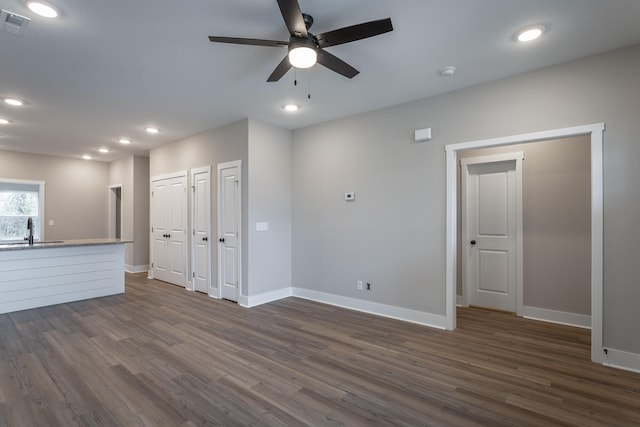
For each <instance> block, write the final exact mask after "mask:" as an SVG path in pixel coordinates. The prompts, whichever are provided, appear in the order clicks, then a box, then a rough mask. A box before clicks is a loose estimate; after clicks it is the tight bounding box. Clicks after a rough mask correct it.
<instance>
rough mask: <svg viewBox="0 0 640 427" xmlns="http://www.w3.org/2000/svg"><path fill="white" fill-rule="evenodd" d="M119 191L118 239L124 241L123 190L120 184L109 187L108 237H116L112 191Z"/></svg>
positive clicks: (114, 200) (113, 194)
mask: <svg viewBox="0 0 640 427" xmlns="http://www.w3.org/2000/svg"><path fill="white" fill-rule="evenodd" d="M116 188H119V189H120V238H121V239H123V240H124V234H123V231H124V198H123V197H122V196H123V193H124V188H123V186H122V184H113V185H110V186H109V237H110V238H112V239H113V238H115V237H116V218H115V217H114V215H113V212H114V210H115V204H116V195H115V192H114V191H113V190H115V189H116Z"/></svg>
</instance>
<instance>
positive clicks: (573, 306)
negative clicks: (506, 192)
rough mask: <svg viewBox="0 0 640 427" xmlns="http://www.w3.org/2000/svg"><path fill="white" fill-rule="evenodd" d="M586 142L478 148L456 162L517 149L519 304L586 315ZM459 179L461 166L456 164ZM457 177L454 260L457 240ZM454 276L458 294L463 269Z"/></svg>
mask: <svg viewBox="0 0 640 427" xmlns="http://www.w3.org/2000/svg"><path fill="white" fill-rule="evenodd" d="M590 145H591V139H590V138H589V136H584V135H583V136H578V137H572V138H563V139H556V140H548V141H537V142H529V143H525V144H518V145H517V146H513V145H508V146H502V147H494V148H484V149H478V150H465V151H460V152H459V153H458V158H459V159H463V158H469V157H476V156H487V155H493V154H500V153H509V152H514V151H522V152H523V154H524V161H523V162H522V194H523V252H524V253H523V303H524V306H525V307H534V308H542V309H546V310H553V311H558V312H563V313H572V314H580V315H587V316H589V315H591V181H590V175H591V174H590V170H591V165H590V163H591V150H590ZM458 172H459V174H458V176H459V177H460V172H461V170H460V165H459V164H458ZM460 184H461V180H460V178H459V179H458V260H461V259H462V248H463V246H464V245H466V243H465V242H462V236H461V232H460V230H461V216H462V215H461V200H460V193H461V191H460ZM457 267H458V272H457V279H458V295H460V294H461V291H462V279H461V277H462V265H461V263H460V262H459V263H458V265H457Z"/></svg>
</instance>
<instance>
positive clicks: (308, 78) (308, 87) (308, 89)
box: [307, 69, 311, 99]
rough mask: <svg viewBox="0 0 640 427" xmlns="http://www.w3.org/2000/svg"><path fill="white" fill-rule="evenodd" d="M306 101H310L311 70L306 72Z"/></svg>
mask: <svg viewBox="0 0 640 427" xmlns="http://www.w3.org/2000/svg"><path fill="white" fill-rule="evenodd" d="M307 99H311V69H309V71H307Z"/></svg>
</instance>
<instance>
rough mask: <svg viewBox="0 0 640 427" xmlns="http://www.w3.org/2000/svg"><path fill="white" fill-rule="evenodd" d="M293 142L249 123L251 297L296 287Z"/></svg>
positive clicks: (272, 129) (278, 131)
mask: <svg viewBox="0 0 640 427" xmlns="http://www.w3.org/2000/svg"><path fill="white" fill-rule="evenodd" d="M291 142H292V132H291V131H290V130H285V129H281V128H278V127H275V126H271V125H267V124H265V123H261V122H258V121H255V120H250V121H249V168H248V175H249V185H248V190H249V194H248V198H249V213H248V214H249V225H248V229H249V230H248V231H249V235H248V242H249V247H248V251H249V258H248V260H247V261H248V264H249V275H248V277H247V279H248V286H249V295H259V294H262V293H265V292H269V291H275V290H278V289H283V288H287V289H288V288H290V287H291V214H292V213H291V191H292V188H291V187H292V180H291V173H292V170H291V169H292V168H291V161H292V159H291V156H292V147H291ZM257 222H266V223H268V224H269V230H268V231H256V223H257Z"/></svg>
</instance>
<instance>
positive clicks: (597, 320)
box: [445, 123, 605, 363]
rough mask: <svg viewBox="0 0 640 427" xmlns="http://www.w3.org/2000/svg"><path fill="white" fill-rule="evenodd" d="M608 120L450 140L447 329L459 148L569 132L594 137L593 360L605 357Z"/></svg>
mask: <svg viewBox="0 0 640 427" xmlns="http://www.w3.org/2000/svg"><path fill="white" fill-rule="evenodd" d="M604 129H605V125H604V123H595V124H590V125H584V126H576V127H570V128H563V129H554V130H549V131H542V132H533V133H527V134H522V135H514V136H507V137H502V138H493V139H485V140H479V141H471V142H464V143H459V144H449V145H446V146H445V151H446V192H447V193H446V233H447V237H446V252H445V262H446V273H445V280H446V285H445V286H446V292H445V317H446V325H447V329H455V326H456V298H455V297H456V248H457V230H456V224H457V210H456V209H457V205H456V197H457V176H456V171H457V165H456V160H457V152H458V151H460V150H466V149H469V148H485V147H496V146H500V145H515V144H521V143H525V142H534V141H542V140H547V139H558V138H564V137H569V136H578V135H590V137H591V360H592V361H594V362H596V363H602V362H603V361H604V351H603V350H604V347H603V340H602V330H603V323H602V322H603V318H602V311H603V309H602V307H603V306H602V303H603V252H604V251H603V228H604V227H603V191H604V181H603V156H602V152H603V149H602V148H603V147H602V145H603V138H602V133H603V132H604Z"/></svg>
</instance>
